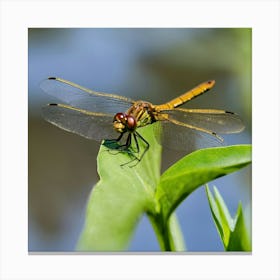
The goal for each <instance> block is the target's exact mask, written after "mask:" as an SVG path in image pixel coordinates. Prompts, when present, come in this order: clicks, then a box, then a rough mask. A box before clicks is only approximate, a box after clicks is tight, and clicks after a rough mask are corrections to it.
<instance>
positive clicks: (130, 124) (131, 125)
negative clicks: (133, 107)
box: [127, 116, 136, 130]
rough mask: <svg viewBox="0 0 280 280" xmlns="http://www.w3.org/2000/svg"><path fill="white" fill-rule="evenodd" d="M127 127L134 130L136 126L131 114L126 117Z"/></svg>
mask: <svg viewBox="0 0 280 280" xmlns="http://www.w3.org/2000/svg"><path fill="white" fill-rule="evenodd" d="M127 128H128V129H129V130H134V129H135V128H136V120H135V119H134V117H133V116H128V117H127Z"/></svg>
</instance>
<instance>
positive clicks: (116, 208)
mask: <svg viewBox="0 0 280 280" xmlns="http://www.w3.org/2000/svg"><path fill="white" fill-rule="evenodd" d="M138 132H139V133H140V134H141V135H142V136H143V137H144V138H145V139H146V140H147V141H148V142H149V144H150V149H149V150H148V151H147V153H146V154H145V156H144V157H143V159H142V160H141V162H139V163H138V164H136V163H137V162H135V161H133V162H130V161H131V160H132V157H131V155H130V154H129V153H122V152H117V151H116V150H108V148H107V147H105V146H103V145H102V146H101V148H100V151H99V154H98V158H97V161H98V173H99V176H100V181H99V182H98V183H97V184H96V186H95V187H94V188H93V190H92V192H91V194H90V197H89V201H88V205H87V210H86V221H85V225H84V229H83V231H82V234H81V236H80V240H79V242H78V246H77V249H78V250H81V251H120V250H125V249H126V248H127V247H128V245H129V241H130V239H131V237H132V234H133V232H134V230H135V227H136V225H137V222H138V220H139V219H140V217H141V215H142V214H143V213H145V212H148V213H154V212H155V206H156V205H155V200H154V192H155V188H156V185H157V183H158V181H159V177H160V163H161V146H160V145H159V144H158V142H157V140H156V139H155V137H154V136H153V125H149V126H147V127H144V128H141V129H139V130H138ZM139 142H140V141H139ZM139 144H140V149H141V151H143V148H144V147H142V146H141V142H140V143H139ZM128 162H130V163H128ZM125 163H128V164H125ZM122 164H125V165H124V166H121V165H122ZM135 164H136V165H135ZM132 165H135V166H132Z"/></svg>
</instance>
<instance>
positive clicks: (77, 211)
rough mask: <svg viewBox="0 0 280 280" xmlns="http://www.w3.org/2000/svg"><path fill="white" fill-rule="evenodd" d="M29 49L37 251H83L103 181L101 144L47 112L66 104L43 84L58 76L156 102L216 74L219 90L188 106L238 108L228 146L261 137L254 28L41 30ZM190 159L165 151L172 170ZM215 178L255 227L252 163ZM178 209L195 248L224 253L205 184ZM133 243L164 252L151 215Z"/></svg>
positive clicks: (31, 213)
mask: <svg viewBox="0 0 280 280" xmlns="http://www.w3.org/2000/svg"><path fill="white" fill-rule="evenodd" d="M28 51H29V53H28V64H29V68H28V76H29V77H28V79H29V88H28V90H29V96H28V101H29V118H28V137H29V139H28V167H29V168H28V173H29V174H28V175H29V176H28V181H29V182H28V185H29V186H28V207H29V209H28V226H29V229H28V230H29V231H28V232H29V234H28V247H29V251H73V250H74V249H75V246H76V242H77V240H78V238H79V234H80V232H81V230H82V226H83V222H84V214H85V208H86V203H87V198H88V195H89V193H90V190H91V188H92V187H93V186H94V185H95V183H96V182H97V181H98V175H97V173H96V156H97V152H98V149H99V143H97V142H95V141H90V140H87V139H84V138H82V137H80V136H78V135H75V134H71V133H68V132H66V131H63V130H61V129H59V128H57V127H55V126H52V125H51V124H49V123H47V122H46V121H44V119H43V118H42V117H41V107H42V106H43V105H44V104H46V103H50V102H52V101H54V102H55V101H56V100H55V99H54V98H51V97H50V96H48V95H46V94H45V93H44V92H43V91H42V90H41V89H40V87H39V84H40V82H41V81H42V80H43V79H45V78H47V77H49V76H57V77H61V78H64V79H67V80H70V81H73V82H75V83H78V84H80V85H82V86H85V87H87V88H91V89H93V90H97V91H103V92H109V93H117V94H120V95H124V96H129V97H131V98H133V99H143V100H147V101H150V102H152V103H154V104H160V103H164V102H166V101H168V100H170V99H172V98H174V97H176V96H178V95H180V94H182V93H184V92H185V91H187V90H189V89H191V88H192V87H194V86H196V85H197V84H199V83H201V82H203V81H206V80H209V79H215V80H216V85H215V87H214V88H213V89H212V90H211V91H209V92H208V93H206V94H204V95H203V96H201V97H199V98H196V99H195V100H193V101H191V102H190V103H189V104H187V106H186V107H189V108H212V109H225V110H229V111H233V112H236V113H238V114H239V115H240V116H241V117H242V119H243V121H244V123H245V126H246V129H245V131H243V132H242V133H240V134H235V135H228V136H226V137H224V138H225V140H226V143H227V144H245V143H246V144H247V143H251V110H252V106H251V29H244V28H219V29H211V28H204V29H199V28H193V29H185V28H179V29H174V28H172V29H164V28H159V29H154V28H149V29H140V28H136V29H126V28H121V29H119V28H106V29H102V28H98V29H91V28H90V29H87V28H83V29H72V28H65V29H57V28H53V29H41V28H31V29H29V33H28ZM181 156H183V155H182V154H180V153H176V154H175V153H174V152H173V151H171V150H168V149H165V150H164V152H163V163H162V170H165V169H166V168H167V167H168V166H170V164H172V163H174V161H175V160H177V159H178V158H180V157H181ZM213 185H215V186H217V187H218V189H219V191H220V192H221V194H222V196H223V197H224V199H225V202H226V204H227V205H228V207H229V210H230V213H231V214H232V216H233V215H234V214H235V211H236V209H237V205H238V202H239V201H241V202H242V204H243V207H244V210H245V214H246V219H247V221H248V227H249V229H250V227H251V220H250V217H251V167H250V166H249V167H246V168H244V169H242V170H241V171H239V172H237V173H234V174H231V175H229V176H226V177H222V178H220V179H217V180H215V181H212V182H210V187H211V186H213ZM176 212H177V215H178V218H179V221H180V224H181V226H182V231H183V234H184V238H185V241H186V245H187V248H188V251H192V252H200V251H203V252H209V251H223V246H222V243H221V241H220V239H219V236H218V233H217V231H216V228H215V225H214V223H213V221H212V217H211V214H210V209H209V206H208V202H207V198H206V194H205V190H204V188H203V187H201V188H199V189H198V190H196V191H195V192H194V193H192V194H191V195H190V196H189V197H188V199H186V200H185V201H184V202H182V203H181V205H180V206H179V207H178V208H177V211H176ZM127 250H128V251H149V252H151V251H158V250H159V246H158V244H157V240H156V237H155V235H154V233H153V230H152V227H151V225H150V224H149V221H148V219H147V217H146V216H144V217H143V218H142V219H141V220H140V221H139V225H138V227H137V229H136V232H135V235H134V236H133V238H132V240H131V243H130V245H129V247H128V249H127Z"/></svg>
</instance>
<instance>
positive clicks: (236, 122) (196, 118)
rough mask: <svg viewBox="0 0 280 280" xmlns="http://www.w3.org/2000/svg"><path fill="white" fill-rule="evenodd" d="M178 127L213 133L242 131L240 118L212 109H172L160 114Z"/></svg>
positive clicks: (242, 126)
mask: <svg viewBox="0 0 280 280" xmlns="http://www.w3.org/2000/svg"><path fill="white" fill-rule="evenodd" d="M162 113H163V114H166V115H167V116H168V119H170V120H171V121H173V122H176V123H177V124H178V125H179V126H184V125H188V126H193V127H196V128H201V129H204V130H208V131H211V132H215V133H221V134H227V133H238V132H241V131H242V130H243V129H244V124H243V122H242V120H241V119H240V117H239V116H238V115H236V114H234V113H231V112H228V111H224V110H214V109H180V108H179V109H173V110H166V111H163V112H162Z"/></svg>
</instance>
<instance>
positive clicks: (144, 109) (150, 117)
mask: <svg viewBox="0 0 280 280" xmlns="http://www.w3.org/2000/svg"><path fill="white" fill-rule="evenodd" d="M127 114H128V115H129V116H133V117H134V118H135V120H136V122H137V124H136V126H137V127H142V126H146V125H148V124H151V123H153V122H155V121H156V120H155V115H154V114H155V106H153V105H152V104H151V103H149V102H146V101H136V102H134V104H133V105H132V106H131V107H130V108H129V109H128V110H127Z"/></svg>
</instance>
